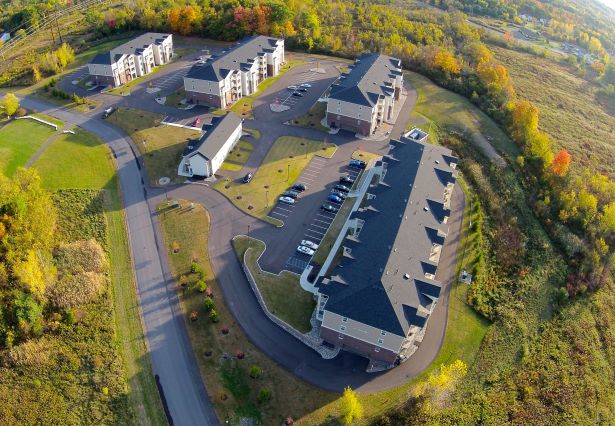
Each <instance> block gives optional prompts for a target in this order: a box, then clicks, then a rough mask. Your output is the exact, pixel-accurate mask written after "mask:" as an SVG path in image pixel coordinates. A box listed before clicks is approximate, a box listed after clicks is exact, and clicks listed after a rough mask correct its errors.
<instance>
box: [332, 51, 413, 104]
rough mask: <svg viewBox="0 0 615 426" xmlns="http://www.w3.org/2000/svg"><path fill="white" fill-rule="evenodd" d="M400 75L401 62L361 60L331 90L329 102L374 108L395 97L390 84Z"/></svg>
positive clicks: (383, 57) (371, 57) (372, 55)
mask: <svg viewBox="0 0 615 426" xmlns="http://www.w3.org/2000/svg"><path fill="white" fill-rule="evenodd" d="M399 75H401V61H400V60H399V59H397V58H392V57H390V56H387V55H381V54H379V53H368V54H365V55H363V56H361V57H359V58H358V59H357V61H356V62H355V63H354V65H352V69H351V70H350V72H349V73H348V74H346V75H344V76H342V78H340V80H339V81H338V82H337V83H335V84H333V85H332V86H331V93H330V95H329V98H330V99H335V100H340V101H346V102H351V103H355V104H359V105H364V106H368V107H371V106H374V105H375V104H376V103H377V102H378V99H379V98H380V97H382V96H387V95H392V94H393V93H394V87H393V85H392V84H391V81H392V80H394V79H395V78H396V77H397V76H399Z"/></svg>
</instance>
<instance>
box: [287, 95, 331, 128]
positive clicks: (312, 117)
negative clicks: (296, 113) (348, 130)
mask: <svg viewBox="0 0 615 426" xmlns="http://www.w3.org/2000/svg"><path fill="white" fill-rule="evenodd" d="M326 113H327V103H326V102H316V103H315V104H314V105H313V106H312V108H310V110H309V111H308V112H307V113H306V114H304V115H302V116H300V117H297V118H294V119H293V120H291V123H292V124H293V125H295V126H300V127H307V128H308V129H316V130H322V131H323V132H329V129H328V128H327V127H325V126H323V125H322V124H321V121H322V119H323V118H324V117H325V114H326Z"/></svg>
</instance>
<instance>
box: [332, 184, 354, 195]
mask: <svg viewBox="0 0 615 426" xmlns="http://www.w3.org/2000/svg"><path fill="white" fill-rule="evenodd" d="M333 188H334V189H337V190H338V191H341V192H346V193H348V192H350V188H348V187H347V186H346V185H342V184H337V185H335V186H334V187H333Z"/></svg>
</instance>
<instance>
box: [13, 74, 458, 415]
mask: <svg viewBox="0 0 615 426" xmlns="http://www.w3.org/2000/svg"><path fill="white" fill-rule="evenodd" d="M321 65H322V63H321ZM307 66H309V65H307ZM331 66H332V65H331V64H329V65H328V66H327V68H329V72H330V73H329V72H328V73H327V74H325V75H321V78H320V79H319V81H318V82H317V83H316V84H317V85H318V87H319V88H320V87H321V86H322V87H326V86H328V84H330V81H332V78H334V77H335V71H333V70H332V69H331ZM304 67H305V66H304ZM293 72H301V70H295V71H293ZM293 75H294V74H293V73H292V72H291V73H289V74H288V75H285V76H284V77H283V78H282V79H280V80H279V81H277V82H276V83H275V84H274V85H272V87H270V88H269V89H268V90H267V91H266V92H265V93H264V94H263V96H262V97H260V98H259V99H257V100H256V101H255V104H254V111H255V120H252V121H246V123H245V126H246V127H248V128H255V129H258V130H260V131H261V133H262V135H263V136H262V138H261V139H260V140H259V141H258V144H257V147H256V149H255V150H254V151H253V153H252V155H251V157H250V160H249V161H248V163H247V165H246V167H247V170H255V169H256V167H258V165H259V164H260V162H261V161H262V159H263V158H264V156H265V155H266V153H267V151H268V149H269V147H270V146H271V145H272V144H273V142H274V141H275V140H276V139H277V138H278V137H279V136H283V135H294V136H301V137H307V138H312V139H322V138H323V133H321V132H319V131H316V130H312V129H303V128H298V127H293V126H286V125H283V124H282V123H281V121H284V120H286V119H288V118H290V117H291V116H296V115H300V114H302V113H304V112H306V111H307V110H308V109H309V107H310V105H311V104H310V99H306V101H305V102H300V103H299V104H297V105H294V106H293V109H292V112H287V113H281V114H279V115H275V114H273V113H271V112H268V104H269V103H270V102H271V101H272V99H274V98H275V97H276V96H277V95H276V94H279V93H280V91H281V90H283V88H284V87H286V86H287V85H288V84H291V82H292V80H290V79H291V77H293ZM314 93H316V91H314ZM312 96H316V95H312ZM415 101H416V93H415V92H414V91H410V92H409V96H408V99H407V101H406V103H405V105H404V107H403V110H402V112H401V114H400V119H398V120H397V123H396V125H395V127H394V128H393V131H392V132H391V136H393V137H398V136H399V135H400V134H401V133H402V132H403V130H404V128H405V125H406V122H407V118H408V117H409V116H410V111H411V110H412V108H413V106H414V103H415ZM150 102H151V101H150ZM23 105H24V106H25V107H27V108H30V109H36V110H38V111H41V112H44V113H46V114H49V115H52V116H55V117H57V118H60V119H62V120H64V121H65V122H68V123H72V124H76V125H79V126H80V127H82V128H84V129H85V130H88V131H90V132H92V133H95V134H97V135H98V136H100V137H101V138H102V139H103V140H105V141H106V142H107V143H108V144H109V146H110V147H111V149H113V151H114V152H115V154H116V158H117V167H118V174H119V177H120V182H121V185H122V191H123V196H124V203H125V211H126V217H127V222H128V231H129V237H130V242H131V245H132V254H133V261H134V265H135V273H136V278H137V286H138V293H139V298H140V303H141V310H142V316H143V322H144V329H145V332H146V336H147V340H148V344H149V348H150V352H151V358H152V365H153V368H154V372H155V374H158V375H159V376H160V380H161V383H162V387H163V390H164V393H165V397H166V399H167V402H168V405H169V409H170V412H171V414H172V417H173V420H174V422H175V423H176V424H203V423H204V422H205V423H206V424H218V420H217V418H216V416H215V413H214V411H213V408H212V406H211V403H210V402H209V401H208V399H207V394H206V391H205V387H204V385H203V383H202V382H201V380H200V374H199V371H198V367H197V364H196V360H195V359H194V355H193V352H192V347H191V344H190V341H189V339H188V336H187V332H186V326H185V322H184V321H185V319H184V317H183V316H182V314H181V310H180V308H179V306H178V299H177V294H176V293H175V291H174V288H173V283H172V282H171V280H170V274H169V271H168V263H167V261H166V251H165V250H164V245H163V244H162V241H161V240H160V237H159V235H160V229H159V224H158V223H157V220H156V216H155V206H156V205H157V203H159V202H160V201H163V200H164V197H165V193H164V192H163V191H161V190H155V189H152V188H149V187H148V186H147V184H146V183H145V182H148V179H147V176H145V171H144V170H143V169H141V168H140V167H138V162H137V159H136V158H135V152H137V151H136V150H135V151H133V150H132V149H131V141H130V140H129V138H128V137H127V136H126V135H124V134H123V133H122V132H121V131H120V130H118V129H116V128H114V127H113V126H111V125H109V124H108V123H106V122H104V121H102V120H100V119H99V118H97V117H94V116H93V115H92V114H90V115H84V114H80V113H76V112H74V111H71V110H64V109H58V108H56V107H55V106H50V105H48V104H45V103H43V102H40V101H37V100H33V99H26V100H24V101H23ZM155 108H157V107H155ZM145 109H149V107H147V108H145ZM287 117H288V118H287ZM327 139H328V140H329V141H331V142H334V143H336V144H337V145H338V152H337V153H336V155H335V157H334V158H333V159H332V160H329V161H332V163H331V164H328V165H327V167H326V168H323V169H322V172H321V173H320V174H321V175H322V176H319V179H320V180H319V183H318V185H321V186H322V189H321V191H323V193H324V191H326V186H327V185H328V184H330V182H331V181H332V180H334V179H336V178H337V177H339V173H340V170H341V169H340V167H343V164H345V163H346V162H347V160H348V158H349V157H350V154H351V153H352V152H353V151H354V150H355V149H357V148H359V147H362V146H364V145H367V144H369V150H370V151H374V150H375V151H383V152H384V150H385V149H386V147H387V146H388V141H383V142H366V141H360V140H356V139H355V138H354V137H353V135H350V134H348V133H346V132H340V133H338V134H337V135H327ZM247 170H244V171H243V173H245V172H246V171H247ZM166 192H167V194H166V196H168V197H171V198H179V197H181V198H186V199H190V200H193V201H195V202H199V203H201V204H203V205H204V206H205V207H206V208H207V209H208V210H209V213H210V216H211V219H212V223H211V232H210V241H209V254H210V258H211V261H212V265H213V268H214V271H215V273H216V277H217V279H218V282H219V284H220V286H221V288H222V291H223V293H224V297H225V301H226V303H227V304H228V306H229V308H230V309H231V311H232V312H233V315H234V316H235V318H236V319H237V321H238V323H239V324H240V326H241V327H242V329H243V330H244V332H245V333H246V335H247V336H248V338H249V339H250V340H251V341H252V342H253V343H254V344H255V345H256V346H257V347H259V349H261V350H262V351H263V352H264V353H266V354H267V355H268V356H270V357H271V358H272V359H274V360H275V361H276V362H278V363H279V364H281V365H283V366H284V367H285V368H287V369H288V370H289V371H291V372H292V373H293V374H295V375H297V376H298V377H301V378H302V379H304V380H306V381H307V382H309V383H311V384H313V385H316V386H319V387H321V388H324V389H328V390H333V391H341V390H342V389H343V388H344V387H346V386H351V387H352V388H354V389H357V390H359V391H361V392H374V391H381V390H385V389H389V388H392V387H395V386H398V385H401V384H403V383H406V382H407V381H408V380H409V379H411V378H412V377H414V376H416V375H417V374H419V373H420V372H422V371H423V370H424V369H425V368H426V367H428V366H429V365H430V364H431V362H432V361H433V359H434V358H435V357H436V356H437V355H438V353H439V351H440V348H441V345H442V342H443V339H444V332H445V330H446V322H447V307H448V297H449V291H450V283H451V282H452V280H454V279H455V277H454V272H455V271H454V268H455V263H456V251H457V246H458V243H459V234H460V229H461V222H462V216H463V205H464V196H463V192H462V191H461V190H460V188H459V187H457V188H456V190H455V195H454V196H453V198H452V203H453V206H452V214H451V218H450V222H449V225H450V226H449V238H447V240H446V243H445V247H444V252H443V255H442V257H441V259H442V260H441V264H440V267H439V270H438V278H439V279H440V280H441V281H442V282H443V283H444V289H443V294H442V296H441V297H440V300H439V302H438V304H437V306H436V308H435V311H434V313H433V314H432V315H431V317H430V320H429V327H428V330H427V333H426V336H425V338H424V340H423V342H422V344H421V346H420V347H419V349H418V350H417V351H416V352H415V354H414V355H413V356H412V358H411V359H410V360H409V361H408V362H406V363H404V364H402V365H401V366H399V367H397V368H395V369H393V370H390V371H387V372H384V373H380V374H367V373H365V371H364V370H365V367H366V365H367V361H366V359H364V358H362V357H359V356H357V355H353V354H351V353H348V352H345V351H342V352H341V353H340V355H338V356H337V357H336V358H335V359H333V360H323V359H322V358H321V357H320V356H319V355H318V354H317V353H316V352H315V351H313V350H312V349H310V348H308V347H307V346H305V345H304V344H303V343H301V342H299V341H298V340H296V339H295V338H294V337H292V336H291V335H289V334H288V333H286V332H285V331H283V330H282V329H281V328H279V327H278V326H276V325H275V324H273V323H272V322H271V321H270V320H269V319H268V318H267V317H266V316H265V314H264V313H263V312H262V310H261V309H260V306H259V305H258V303H257V301H256V297H255V296H254V294H253V292H252V290H251V289H250V287H249V285H248V283H247V281H246V279H245V277H244V275H243V271H242V269H241V267H240V264H239V262H238V260H237V258H236V256H235V253H234V251H233V249H232V247H231V239H232V238H233V237H234V236H235V235H238V234H246V233H247V231H248V227H249V228H250V232H251V235H253V236H256V237H258V238H260V239H262V240H264V241H265V242H266V243H267V244H268V246H269V247H276V250H275V252H283V253H284V254H283V256H287V255H288V253H289V252H288V251H287V250H289V248H290V250H291V251H294V246H295V245H296V241H294V239H295V238H299V234H297V235H296V236H293V238H292V239H291V238H288V235H285V232H284V231H282V232H276V230H275V229H273V227H272V226H271V225H268V224H266V223H264V222H262V221H259V220H257V219H255V218H253V217H251V216H248V215H246V214H245V213H243V212H241V211H240V210H238V209H237V208H235V207H234V206H233V205H232V204H231V203H230V202H229V201H228V200H227V199H226V198H225V197H224V196H222V195H221V194H220V193H218V192H216V191H214V190H213V189H211V188H210V187H208V186H206V185H204V184H185V185H179V186H175V187H170V188H167V189H166ZM304 201H307V200H304ZM308 216H309V213H308V215H306V218H307V217H308ZM296 228H297V229H299V230H300V231H301V232H302V231H303V229H302V228H301V227H296ZM289 230H290V231H291V232H294V231H292V230H291V228H290V227H289V228H287V230H286V231H289ZM276 244H278V245H276ZM270 253H274V252H273V251H272V252H270ZM274 256H275V253H274ZM272 262H274V263H275V262H277V261H275V260H272Z"/></svg>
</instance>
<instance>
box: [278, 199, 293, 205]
mask: <svg viewBox="0 0 615 426" xmlns="http://www.w3.org/2000/svg"><path fill="white" fill-rule="evenodd" d="M279 200H280V203H284V204H295V200H293V199H292V198H290V197H280V198H279Z"/></svg>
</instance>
